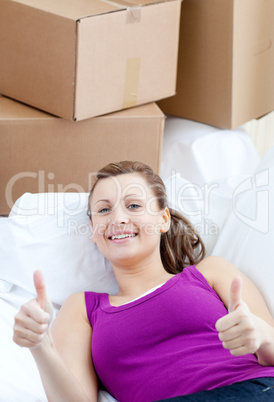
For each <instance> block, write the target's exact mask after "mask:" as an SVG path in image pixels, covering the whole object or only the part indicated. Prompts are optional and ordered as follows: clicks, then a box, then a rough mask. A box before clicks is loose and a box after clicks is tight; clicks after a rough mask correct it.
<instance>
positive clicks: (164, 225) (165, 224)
mask: <svg viewBox="0 0 274 402" xmlns="http://www.w3.org/2000/svg"><path fill="white" fill-rule="evenodd" d="M170 219H171V218H170V212H169V209H168V207H166V208H165V209H164V210H163V214H162V221H163V222H162V227H161V230H160V232H161V233H166V232H167V231H168V229H169V228H170Z"/></svg>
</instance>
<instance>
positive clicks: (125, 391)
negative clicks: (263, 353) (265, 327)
mask: <svg viewBox="0 0 274 402" xmlns="http://www.w3.org/2000/svg"><path fill="white" fill-rule="evenodd" d="M85 297H86V307H87V314H88V318H89V321H90V323H91V326H92V328H93V335H92V357H93V362H94V367H95V370H96V372H97V375H98V377H99V379H100V380H101V382H102V384H103V385H104V386H105V388H106V390H107V391H108V392H109V393H110V394H111V395H113V397H114V398H116V399H117V400H118V401H119V402H134V401H136V402H152V401H157V400H159V399H165V398H171V397H174V396H178V395H185V394H190V393H194V392H198V391H202V390H206V389H207V390H209V389H212V388H216V387H220V386H223V385H229V384H232V383H234V382H237V381H243V380H247V379H251V378H259V377H274V367H263V366H261V365H259V363H258V362H257V359H256V357H255V356H254V355H252V354H249V355H245V356H240V357H235V356H232V355H231V354H230V352H229V351H228V350H226V349H224V348H223V346H222V343H221V342H220V340H219V338H218V333H217V331H216V329H215V323H216V321H217V320H218V319H219V318H220V317H222V316H224V315H225V314H227V310H226V308H225V306H224V304H223V302H222V301H221V300H220V298H219V296H218V295H217V294H216V292H215V291H214V290H213V289H212V288H211V287H210V286H209V285H208V283H207V281H206V280H205V278H204V277H203V275H202V274H201V273H200V272H199V271H198V270H197V269H196V267H195V266H190V267H187V268H185V269H184V270H183V272H182V273H180V274H178V275H176V276H174V277H172V278H171V279H169V280H168V281H167V282H166V283H165V284H164V285H163V286H161V287H160V288H158V289H156V290H155V291H153V292H152V293H150V294H148V295H146V296H143V297H141V298H140V299H138V300H136V301H133V302H130V303H128V304H125V305H122V306H119V307H114V306H111V305H110V303H109V299H108V295H107V294H106V293H93V292H86V293H85Z"/></svg>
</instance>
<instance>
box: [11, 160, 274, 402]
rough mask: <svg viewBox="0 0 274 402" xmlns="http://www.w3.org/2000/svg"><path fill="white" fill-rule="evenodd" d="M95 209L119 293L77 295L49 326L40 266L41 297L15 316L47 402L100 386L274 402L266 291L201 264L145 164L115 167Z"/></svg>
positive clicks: (146, 399)
mask: <svg viewBox="0 0 274 402" xmlns="http://www.w3.org/2000/svg"><path fill="white" fill-rule="evenodd" d="M88 214H89V217H90V221H91V225H92V229H93V230H92V240H93V242H95V243H96V245H97V246H98V248H99V250H100V251H101V252H102V254H103V255H104V256H105V257H106V258H107V259H109V260H110V262H111V263H112V266H113V269H114V273H115V276H116V279H117V282H118V284H119V291H118V293H117V294H116V295H114V296H110V295H108V294H107V293H95V292H85V293H77V294H74V295H72V296H70V297H69V298H68V300H67V301H66V302H65V303H64V304H63V306H62V308H61V310H60V312H59V314H58V315H57V317H56V319H55V321H54V322H53V325H52V327H51V328H49V321H50V312H51V303H50V301H49V299H48V297H47V293H46V288H45V284H44V281H43V276H42V274H41V272H39V271H36V272H35V276H34V283H35V288H36V292H37V298H36V299H35V300H32V301H30V302H29V303H27V304H26V305H23V306H22V308H21V310H20V312H19V314H18V315H17V317H16V320H15V326H14V340H15V342H16V343H18V344H19V345H21V346H25V347H28V348H30V350H31V353H32V354H33V356H34V358H35V361H36V363H37V366H38V368H39V371H40V375H41V378H42V381H43V384H44V387H45V391H46V393H47V397H48V399H49V401H55V400H66V401H73V402H74V401H76V400H77V401H78V400H79V401H93V402H95V401H97V390H98V384H100V386H102V387H103V388H104V389H106V390H107V391H108V392H109V393H110V394H111V395H112V396H113V397H114V398H115V399H116V400H118V401H119V402H128V401H131V402H152V401H159V400H172V399H173V398H175V400H176V401H181V400H182V401H184V400H186V401H205V400H210V401H220V400H222V401H223V400H226V397H228V398H229V400H243V401H250V400H256V401H257V400H258V401H266V400H269V401H270V400H273V398H274V367H272V366H273V365H274V321H273V318H272V317H271V315H270V313H269V311H268V309H267V307H266V305H265V302H264V300H263V298H262V296H261V295H260V293H259V291H258V290H257V288H256V287H255V286H254V285H253V283H251V282H250V281H249V280H248V279H247V278H246V277H245V276H244V275H243V274H241V273H240V271H239V270H238V269H237V268H236V267H234V266H233V265H232V264H230V263H229V262H228V261H226V260H224V259H222V258H220V257H208V258H206V259H203V256H204V246H203V243H202V242H201V240H200V237H199V236H198V234H197V233H196V232H195V230H194V228H193V227H192V225H191V224H190V223H189V222H188V221H187V220H186V219H185V218H184V217H183V216H182V215H180V214H179V213H177V212H175V211H173V210H172V209H170V208H169V207H168V203H167V196H166V191H165V186H164V184H163V182H162V180H161V178H160V177H159V176H158V175H156V174H155V173H154V172H153V170H152V169H151V168H150V167H148V166H147V165H144V164H142V163H139V162H129V161H125V162H119V163H114V164H110V165H107V166H106V167H105V168H103V169H102V170H100V171H99V172H98V174H97V177H96V179H95V182H94V184H93V187H92V189H91V192H90V196H89V209H88ZM90 269H92V267H90ZM235 387H236V390H235ZM262 391H263V392H262ZM205 392H206V395H205V394H204V393H205ZM235 392H236V393H237V397H236V398H237V399H233V398H234V395H235ZM206 398H209V399H206Z"/></svg>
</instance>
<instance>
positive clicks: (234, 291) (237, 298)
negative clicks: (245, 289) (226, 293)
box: [228, 276, 243, 313]
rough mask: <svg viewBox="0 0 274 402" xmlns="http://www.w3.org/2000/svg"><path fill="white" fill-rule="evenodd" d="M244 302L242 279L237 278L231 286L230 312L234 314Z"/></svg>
mask: <svg viewBox="0 0 274 402" xmlns="http://www.w3.org/2000/svg"><path fill="white" fill-rule="evenodd" d="M242 302H243V300H242V278H241V277H240V276H236V277H235V278H234V279H233V281H232V283H231V286H230V299H229V305H228V312H229V313H232V312H233V311H235V310H236V308H237V307H238V306H239V305H240V304H241V303H242Z"/></svg>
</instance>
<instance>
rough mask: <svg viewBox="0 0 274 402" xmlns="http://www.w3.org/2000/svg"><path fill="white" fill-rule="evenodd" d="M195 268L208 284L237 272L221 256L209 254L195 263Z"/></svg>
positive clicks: (211, 284)
mask: <svg viewBox="0 0 274 402" xmlns="http://www.w3.org/2000/svg"><path fill="white" fill-rule="evenodd" d="M196 268H197V270H198V271H199V272H200V273H201V274H202V275H203V276H204V277H205V279H206V280H207V282H208V283H209V285H210V286H211V287H212V288H214V283H215V282H216V281H218V280H223V279H225V278H233V277H234V276H235V275H237V274H238V273H239V271H238V269H237V268H236V267H235V266H234V265H233V264H231V263H230V262H229V261H227V260H226V259H225V258H223V257H219V256H209V257H206V258H204V259H203V260H202V261H201V262H199V263H198V264H197V265H196Z"/></svg>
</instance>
